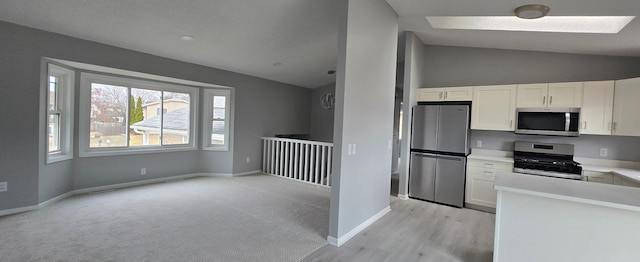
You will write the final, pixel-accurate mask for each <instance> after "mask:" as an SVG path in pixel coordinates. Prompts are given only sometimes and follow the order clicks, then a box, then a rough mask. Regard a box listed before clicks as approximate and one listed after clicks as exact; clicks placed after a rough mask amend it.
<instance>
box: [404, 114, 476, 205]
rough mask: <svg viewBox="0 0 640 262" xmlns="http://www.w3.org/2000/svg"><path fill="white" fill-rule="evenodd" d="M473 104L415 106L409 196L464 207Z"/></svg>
mask: <svg viewBox="0 0 640 262" xmlns="http://www.w3.org/2000/svg"><path fill="white" fill-rule="evenodd" d="M469 116H470V110H469V105H418V106H415V107H414V108H413V124H412V132H411V134H412V136H411V165H410V167H409V197H412V198H417V199H423V200H428V201H433V202H437V203H442V204H447V205H451V206H457V207H462V206H463V205H464V186H465V171H466V163H467V158H466V156H467V155H468V154H469V139H468V138H469Z"/></svg>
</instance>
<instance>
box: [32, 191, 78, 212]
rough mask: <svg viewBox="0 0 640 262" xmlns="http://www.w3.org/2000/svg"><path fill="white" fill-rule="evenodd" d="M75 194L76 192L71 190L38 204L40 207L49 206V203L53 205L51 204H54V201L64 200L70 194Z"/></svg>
mask: <svg viewBox="0 0 640 262" xmlns="http://www.w3.org/2000/svg"><path fill="white" fill-rule="evenodd" d="M73 195H74V192H73V191H71V192H67V193H64V194H62V195H59V196H57V197H54V198H52V199H49V200H47V201H44V202H42V203H40V204H38V209H40V208H43V207H46V206H48V205H51V204H53V203H55V202H58V201H60V200H63V199H65V198H67V197H70V196H73Z"/></svg>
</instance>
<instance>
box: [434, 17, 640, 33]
mask: <svg viewBox="0 0 640 262" xmlns="http://www.w3.org/2000/svg"><path fill="white" fill-rule="evenodd" d="M634 18H635V16H545V17H541V18H538V19H522V18H519V17H516V16H427V17H426V19H427V20H428V21H429V24H431V26H432V27H433V28H435V29H466V30H495V31H525V32H557V33H598V34H616V33H618V32H620V30H622V28H624V27H625V26H626V25H627V24H629V22H631V20H633V19H634Z"/></svg>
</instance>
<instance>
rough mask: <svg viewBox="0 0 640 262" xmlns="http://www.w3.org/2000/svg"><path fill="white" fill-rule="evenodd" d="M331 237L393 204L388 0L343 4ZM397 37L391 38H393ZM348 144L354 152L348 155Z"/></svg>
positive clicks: (394, 24)
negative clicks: (354, 146)
mask: <svg viewBox="0 0 640 262" xmlns="http://www.w3.org/2000/svg"><path fill="white" fill-rule="evenodd" d="M341 10H342V11H343V12H344V13H343V14H342V18H343V20H342V21H341V23H340V31H339V32H340V33H339V37H338V50H339V51H338V63H337V78H336V109H335V110H336V113H335V116H336V117H335V125H334V137H333V139H334V145H335V151H334V161H335V162H334V166H333V170H332V171H333V180H332V186H331V208H330V216H329V217H330V219H329V236H330V237H332V238H335V239H340V237H342V236H344V235H345V234H347V233H349V232H350V231H352V230H353V229H355V228H356V227H358V226H359V225H360V224H362V223H363V222H365V221H366V220H368V219H370V218H371V217H373V216H374V215H376V214H377V213H379V212H381V211H383V210H384V209H385V208H387V207H388V206H389V193H390V191H389V190H390V181H391V178H390V175H391V161H390V159H391V147H390V146H389V145H390V142H391V139H392V131H393V104H394V92H395V72H396V50H397V38H396V37H395V36H396V35H397V34H398V17H397V14H396V13H395V11H393V9H392V8H391V7H390V6H389V4H388V3H387V2H386V1H384V0H349V1H344V2H343V3H342V6H341ZM392 36H393V37H392ZM348 144H355V145H356V154H352V155H348V154H347V149H348V146H347V145H348Z"/></svg>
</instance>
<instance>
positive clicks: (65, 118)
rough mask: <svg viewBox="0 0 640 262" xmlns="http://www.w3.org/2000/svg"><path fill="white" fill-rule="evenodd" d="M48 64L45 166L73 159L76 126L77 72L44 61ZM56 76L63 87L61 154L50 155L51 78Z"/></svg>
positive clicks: (45, 83)
mask: <svg viewBox="0 0 640 262" xmlns="http://www.w3.org/2000/svg"><path fill="white" fill-rule="evenodd" d="M43 63H45V64H46V67H45V68H46V73H45V80H44V83H43V87H42V88H43V90H44V97H45V101H44V105H43V106H44V128H45V131H44V142H43V143H44V154H45V164H51V163H56V162H60V161H65V160H70V159H73V129H74V128H73V126H74V112H73V111H74V101H75V80H76V77H75V73H76V72H75V71H73V70H70V69H67V68H64V67H61V66H59V65H56V64H53V63H51V62H49V61H46V60H43ZM52 75H55V76H57V77H58V78H59V79H60V82H61V83H62V85H59V86H57V94H58V99H59V101H58V103H59V104H60V106H59V108H60V109H61V110H62V113H61V114H60V120H59V121H60V122H59V125H60V127H59V131H60V134H59V139H60V141H58V142H59V143H60V145H59V147H60V152H58V153H55V154H50V153H49V113H50V111H49V99H50V98H49V95H50V92H49V76H52Z"/></svg>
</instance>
